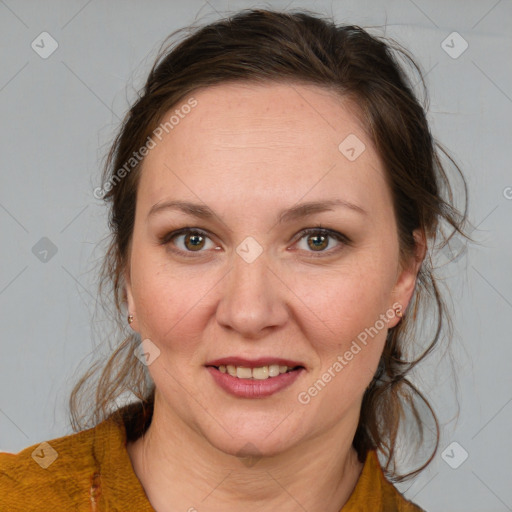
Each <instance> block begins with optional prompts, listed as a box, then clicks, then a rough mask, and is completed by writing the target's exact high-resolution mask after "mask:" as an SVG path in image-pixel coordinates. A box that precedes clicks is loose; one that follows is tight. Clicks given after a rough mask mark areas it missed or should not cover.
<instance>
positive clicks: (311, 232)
mask: <svg viewBox="0 0 512 512" xmlns="http://www.w3.org/2000/svg"><path fill="white" fill-rule="evenodd" d="M300 234H301V235H302V236H301V237H300V238H299V249H301V250H305V251H307V252H314V253H315V252H316V253H320V254H318V255H317V254H315V255H314V256H323V255H324V254H323V253H328V254H331V253H333V252H337V251H338V250H340V249H342V248H343V245H346V244H349V243H350V240H349V239H348V237H347V236H345V235H344V234H342V233H339V232H338V231H333V230H331V229H325V228H322V227H321V226H318V227H316V228H309V229H305V230H303V231H301V233H300ZM303 240H304V242H303V243H302V244H301V242H302V241H303ZM332 240H335V241H336V242H337V244H334V248H332V245H333V244H332V243H331V241H332ZM301 245H302V246H301ZM327 248H329V250H326V249H327Z"/></svg>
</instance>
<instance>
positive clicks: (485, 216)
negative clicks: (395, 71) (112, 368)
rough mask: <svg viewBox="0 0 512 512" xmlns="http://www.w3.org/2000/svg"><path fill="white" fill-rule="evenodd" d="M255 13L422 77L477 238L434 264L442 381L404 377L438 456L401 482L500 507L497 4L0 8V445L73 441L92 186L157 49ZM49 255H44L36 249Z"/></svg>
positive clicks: (411, 492)
mask: <svg viewBox="0 0 512 512" xmlns="http://www.w3.org/2000/svg"><path fill="white" fill-rule="evenodd" d="M255 6H259V7H264V6H271V7H274V8H284V7H286V6H288V7H290V8H299V7H304V8H309V9H311V10H315V11H318V12H321V13H325V14H333V15H334V16H335V19H336V20H337V21H338V22H340V23H342V22H347V23H354V24H359V25H361V26H363V27H368V26H376V25H377V26H381V27H382V28H381V29H380V33H384V26H385V34H386V35H388V36H392V37H394V38H395V39H396V40H397V41H399V42H400V43H402V44H404V45H405V46H406V47H407V48H409V49H410V50H411V52H412V53H413V55H414V56H415V57H416V59H417V60H418V61H419V63H420V65H421V66H422V69H423V70H424V71H425V73H427V86H428V88H429V94H430V99H431V103H430V112H429V119H430V122H431V123H432V131H433V133H434V135H435V137H436V138H437V139H439V140H440V141H441V142H442V143H443V144H444V145H445V146H446V147H448V148H449V150H450V151H451V154H452V155H453V156H454V157H455V158H456V160H457V161H458V162H459V163H460V165H461V166H462V168H463V170H464V172H465V174H466V177H467V181H468V184H469V196H470V220H471V222H472V224H473V225H474V226H475V227H477V229H476V230H475V231H473V233H472V235H473V236H475V237H476V238H477V239H478V240H479V241H480V244H479V245H476V246H471V247H470V248H469V249H468V251H467V252H465V253H464V254H463V255H462V256H461V257H459V258H458V259H457V261H456V262H455V263H454V264H452V265H450V266H449V267H445V276H446V277H445V283H446V285H447V287H448V288H450V290H451V293H452V297H453V307H452V309H453V314H454V315H455V327H456V330H457V337H456V340H455V342H454V345H453V354H454V361H455V369H456V370H457V381H454V380H453V378H452V377H451V374H450V371H451V370H450V367H449V366H447V365H446V364H445V363H446V361H447V357H446V356H444V355H443V354H441V355H439V356H437V359H436V358H435V357H434V358H431V359H429V360H427V361H426V362H425V363H424V367H423V370H422V373H421V375H418V377H417V379H418V383H419V385H420V386H421V389H422V390H423V391H424V392H425V393H426V394H427V396H428V397H429V398H430V399H431V401H432V403H433V405H434V407H436V409H437V411H438V413H439V417H440V420H441V422H442V424H443V429H442V438H441V446H440V450H439V454H438V455H437V457H436V459H435V460H434V461H433V463H432V464H431V466H430V467H429V468H428V469H427V470H426V471H425V472H423V473H422V474H421V475H420V476H419V477H418V478H416V479H415V480H414V481H410V482H408V483H406V484H404V485H401V486H400V488H401V490H403V491H405V492H406V496H407V497H408V498H410V499H413V500H414V501H415V502H417V503H418V504H419V505H421V506H422V507H424V508H425V509H427V510H428V511H429V512H434V511H447V510H450V511H465V512H471V511H486V512H491V511H505V510H512V486H511V485H510V483H511V474H512V463H511V460H512V457H511V455H512V449H511V448H512V441H511V436H510V430H511V428H510V427H511V425H512V422H511V420H512V404H511V401H512V376H511V373H512V372H511V371H510V366H511V365H510V361H511V360H512V343H511V342H510V341H511V337H510V319H511V317H512V272H511V271H510V264H511V256H512V231H511V228H510V222H509V219H510V215H511V213H512V188H510V187H512V173H511V169H510V161H511V156H512V155H511V153H512V150H511V140H510V135H511V130H510V128H511V125H512V121H511V120H512V89H511V78H512V76H511V75H512V73H511V66H510V62H511V59H510V56H511V55H512V38H511V31H510V27H511V26H512V2H511V1H510V0H500V1H496V0H480V1H477V0H473V1H463V0H451V1H441V0H436V1H430V2H427V1H426V0H414V1H412V0H398V1H389V2H379V1H375V0H373V1H369V0H366V1H361V0H350V1H349V0H346V1H339V2H338V1H331V2H322V1H302V2H300V1H298V0H297V1H292V2H290V1H289V0H288V1H283V2H277V1H276V2H267V3H254V2H246V1H236V2H234V1H231V2H227V1H220V0H209V1H203V0H190V1H188V2H187V3H186V4H185V3H182V2H170V1H166V2H164V1H151V2H142V1H139V2H135V1H124V2H121V1H108V2H106V1H103V2H102V1H99V0H92V1H80V2H77V1H66V2H64V1H55V0H54V1H46V2H44V3H43V2H36V1H15V0H5V1H1V0H0V48H1V50H0V51H1V59H2V60H1V63H2V66H1V71H0V112H1V137H0V154H1V171H0V179H1V186H0V228H1V234H2V238H1V239H2V244H1V249H0V261H1V265H0V315H1V330H2V335H1V357H0V375H1V387H0V389H1V394H0V450H1V451H11V452H16V451H19V450H20V449H22V448H24V447H26V446H29V445H32V444H35V443H38V442H40V441H43V440H50V439H52V438H55V437H60V436H62V435H66V434H69V433H71V432H72V431H71V428H70V426H69V423H68V416H67V413H68V411H67V400H68V396H69V392H70V390H71V387H72V384H73V383H74V382H75V379H76V378H77V376H78V375H79V374H81V373H82V372H83V371H84V370H85V369H86V368H87V366H88V364H89V363H90V362H91V361H92V359H91V357H92V356H93V355H94V353H95V351H96V350H99V344H100V343H101V342H103V343H104V341H102V340H99V339H97V336H96V335H95V334H94V332H93V329H92V327H91V323H92V313H93V312H94V309H95V303H96V288H95V286H96V271H97V263H98V259H99V258H100V257H101V248H100V246H99V245H98V244H99V242H100V240H101V239H102V238H103V237H104V236H105V235H106V233H107V228H106V217H105V210H104V208H103V206H102V205H101V201H98V200H97V199H95V198H94V196H93V189H94V188H95V187H97V186H98V185H99V174H100V168H101V163H102V159H103V157H104V155H105V152H106V150H107V147H108V143H109V142H110V141H111V140H112V136H113V134H114V132H115V129H116V127H117V126H118V124H119V120H120V119H121V118H122V117H123V115H124V113H125V111H126V109H127V107H128V104H129V102H130V101H131V100H132V99H133V97H134V90H135V89H137V88H139V87H141V86H142V84H143V80H144V77H145V73H147V71H148V70H149V66H150V65H151V63H152V58H153V57H154V55H155V51H156V50H157V48H158V46H159V44H160V42H161V41H162V39H163V38H164V37H165V36H167V35H168V34H169V33H170V32H171V31H173V30H175V29H177V28H179V27H181V26H184V25H188V24H190V23H192V22H194V21H196V20H200V21H212V20H214V19H216V18H218V17H219V15H224V14H227V13H229V12H232V11H235V10H238V9H240V8H244V7H255ZM43 31H46V32H48V33H49V34H50V35H51V36H52V37H53V38H54V39H55V40H56V41H57V43H58V48H57V50H56V51H55V52H54V53H53V54H52V55H50V56H49V57H48V58H46V59H43V58H42V57H41V56H39V54H38V53H36V51H34V50H33V49H32V47H31V43H32V41H34V40H36V42H37V41H40V38H38V36H39V34H41V33H42V32H43ZM454 31H456V32H458V33H459V34H460V36H461V37H462V38H463V39H464V40H465V41H466V42H467V44H468V48H467V49H466V51H464V53H462V54H461V55H459V56H457V58H453V55H452V56H450V55H449V54H448V53H447V51H445V49H443V46H442V42H443V41H444V40H446V38H447V37H448V36H449V35H450V34H452V32H454ZM377 33H378V30H377ZM457 37H458V36H455V39H453V36H451V38H448V40H447V42H446V43H444V47H445V48H446V45H449V46H451V47H452V48H451V50H449V51H451V52H452V54H454V53H459V52H460V50H461V49H462V44H463V41H462V40H461V39H457ZM452 41H453V42H452ZM45 48H47V49H48V48H49V44H48V40H47V44H46V45H45ZM446 49H448V48H446ZM43 237H47V238H48V239H49V240H51V243H52V245H51V246H50V245H49V244H48V242H47V241H46V242H45V241H43V242H40V240H41V238H43ZM38 243H39V244H43V245H36V244H38ZM45 244H46V245H45ZM34 246H35V249H33V248H34ZM52 246H55V248H56V249H57V252H56V254H52V252H51V249H50V252H48V253H44V252H41V251H43V250H44V249H45V248H46V250H48V247H52ZM447 256H448V253H447V252H446V251H445V252H444V253H443V254H441V256H440V258H441V259H442V258H443V257H447ZM100 327H101V326H100ZM100 330H101V329H100ZM457 386H458V388H457ZM456 389H458V395H456V394H455V391H456ZM457 403H458V404H459V406H460V414H457ZM452 442H456V443H458V444H457V445H455V447H454V445H452V446H451V447H449V445H450V444H451V443H452ZM447 447H449V448H448V450H447V452H444V453H445V456H444V458H443V456H442V453H443V451H444V450H445V449H446V448H447ZM462 450H464V451H465V452H467V454H468V458H467V460H465V461H464V462H463V463H462V464H460V466H459V467H458V468H457V469H453V468H452V467H450V465H449V464H448V463H447V462H446V461H447V460H449V461H450V462H451V463H452V465H456V463H457V462H459V463H460V461H461V460H462V457H463V455H464V452H463V451H462Z"/></svg>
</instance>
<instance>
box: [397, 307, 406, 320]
mask: <svg viewBox="0 0 512 512" xmlns="http://www.w3.org/2000/svg"><path fill="white" fill-rule="evenodd" d="M395 315H396V316H397V317H398V318H402V317H403V316H404V313H403V311H402V310H401V309H400V308H396V309H395Z"/></svg>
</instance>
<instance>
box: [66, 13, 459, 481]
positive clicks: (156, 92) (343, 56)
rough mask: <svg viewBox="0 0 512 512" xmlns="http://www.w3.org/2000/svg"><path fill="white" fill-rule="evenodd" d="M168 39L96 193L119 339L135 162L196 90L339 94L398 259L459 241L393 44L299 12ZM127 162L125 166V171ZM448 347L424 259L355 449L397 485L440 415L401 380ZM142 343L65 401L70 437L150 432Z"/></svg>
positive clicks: (445, 321) (368, 400) (117, 354)
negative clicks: (381, 178)
mask: <svg viewBox="0 0 512 512" xmlns="http://www.w3.org/2000/svg"><path fill="white" fill-rule="evenodd" d="M178 32H182V31H178ZM175 36H176V33H173V34H171V36H169V38H168V39H166V40H165V42H164V44H163V46H162V47H161V49H160V52H159V55H158V57H157V59H156V61H155V63H154V65H153V67H152V69H151V71H150V73H149V76H148V78H147V81H146V84H145V86H144V87H143V89H142V90H141V91H140V92H139V94H138V98H137V99H136V101H135V102H134V103H133V106H132V107H131V109H130V110H129V112H128V113H127V114H126V116H125V118H124V120H123V123H122V126H121V128H120V130H119V132H118V135H117V137H116V138H115V140H114V142H113V144H112V146H111V149H110V152H109V153H108V156H107V159H106V163H105V168H104V172H103V182H102V188H101V189H99V192H100V194H99V195H100V196H101V197H102V198H103V199H104V201H105V202H106V204H107V205H108V207H109V214H110V216H109V225H110V229H111V238H110V241H109V244H110V245H109V247H108V250H107V253H106V256H105V259H104V261H103V266H102V268H101V272H100V278H101V280H100V287H99V292H100V295H101V294H104V293H105V291H108V294H109V296H110V298H111V299H112V297H113V300H114V303H115V307H116V322H117V325H118V327H119V331H118V332H123V331H124V330H125V329H126V326H125V314H126V310H125V305H126V291H125V283H124V281H123V271H124V270H125V268H126V264H127V261H128V257H129V247H130V241H131V237H132V232H133V227H134V218H135V204H136V198H137V186H138V183H139V179H140V168H141V163H142V161H143V160H141V161H138V160H137V161H131V160H130V159H132V160H133V155H134V153H136V152H138V151H139V150H140V148H142V147H144V146H145V145H146V144H147V141H148V140H149V139H148V137H149V138H151V137H152V134H153V132H154V130H155V129H156V128H157V127H158V126H159V124H160V123H161V121H162V119H163V117H164V115H165V114H168V112H169V111H170V110H171V109H172V108H175V107H176V106H177V105H178V104H179V103H180V102H185V101H186V100H187V99H190V97H191V95H192V94H193V92H194V91H197V90H198V89H199V88H204V87H208V86H212V85H216V84H222V83H227V82H230V81H243V82H257V83H263V84H264V83H272V82H280V83H290V84H293V83H304V84H313V85H317V86H320V87H323V88H326V89H329V90H332V91H335V92H337V93H338V94H339V96H340V101H341V99H343V98H347V99H349V100H352V101H353V103H354V104H355V105H357V107H358V109H359V110H358V111H359V113H360V116H361V119H362V121H363V124H364V129H365V130H366V132H367V134H368V136H369V138H370V139H371V141H372V142H373V144H374V145H375V148H376V150H377V153H378V155H379V157H380V159H381V161H382V163H383V166H384V169H385V171H386V179H387V182H388V184H389V187H390V190H391V192H392V197H393V204H394V211H395V214H396V219H397V230H398V235H399V244H400V257H401V259H403V261H405V260H406V258H407V257H409V256H410V255H411V254H413V252H414V249H415V240H414V237H413V231H414V230H416V229H419V230H420V231H422V232H423V233H424V234H425V237H426V239H427V241H428V246H429V251H431V250H432V249H433V247H434V246H435V245H437V246H439V244H436V243H435V242H436V240H439V238H441V239H442V240H445V241H446V239H447V238H449V236H447V235H446V233H444V231H445V229H443V226H445V227H446V226H447V227H448V228H450V229H449V231H450V232H451V234H452V235H453V234H454V233H460V234H461V235H464V233H463V225H464V222H465V219H466V203H465V204H464V207H463V209H462V213H460V212H459V210H457V209H456V207H455V205H454V203H453V197H452V188H451V185H450V181H449V179H448V177H447V174H446V172H445V168H444V167H443V163H442V157H446V158H447V162H448V163H449V164H450V165H452V166H453V168H454V169H456V172H457V173H458V175H460V177H461V178H462V183H463V188H464V192H466V190H465V187H466V184H465V181H464V178H463V176H462V173H461V172H460V169H459V168H458V166H457V165H456V163H455V162H454V161H453V160H452V159H451V157H450V156H449V155H448V153H447V152H446V151H445V150H444V149H443V148H442V146H441V145H440V144H439V143H438V142H437V141H435V140H434V138H433V137H432V135H431V132H430V129H429V125H428V122H427V119H426V112H427V109H428V100H427V95H426V91H425V84H424V80H423V75H422V72H421V70H420V68H419V66H418V65H417V64H416V63H415V62H414V60H413V59H412V57H411V56H410V55H409V54H408V52H407V51H406V50H404V49H403V48H402V47H401V46H400V45H398V44H397V43H395V42H394V41H392V40H390V39H387V38H383V37H378V36H373V35H370V33H369V32H368V31H366V30H364V29H362V28H360V27H358V26H354V25H336V24H335V23H334V22H333V21H332V20H330V19H323V18H321V17H320V16H318V15H312V14H310V13H309V12H305V11H300V12H297V11H290V12H277V11H269V10H244V11H241V12H239V13H237V14H236V15H234V16H231V17H229V18H226V19H222V20H219V21H216V22H214V23H210V24H207V25H205V26H201V27H195V28H194V29H193V30H191V33H189V34H187V36H186V37H185V38H183V39H182V40H181V41H179V42H177V41H174V38H175ZM400 60H401V61H402V63H400ZM404 64H406V65H407V66H408V67H409V68H410V70H411V71H412V73H413V75H415V76H416V77H417V80H418V84H422V85H423V96H424V100H423V101H424V105H422V104H420V101H419V100H418V99H417V98H416V96H415V94H414V92H413V88H414V87H413V85H412V83H411V79H409V78H408V75H407V74H406V67H405V66H404ZM340 142H341V141H340ZM127 162H131V164H130V165H129V166H128V167H127ZM445 165H446V164H445ZM122 169H124V172H122V173H121V172H120V171H121V170H122ZM120 175H122V179H120ZM97 190H98V189H97ZM95 195H96V192H95ZM464 197H466V195H464ZM450 236H451V235H450ZM432 306H433V307H432ZM427 311H428V315H431V320H430V321H429V323H430V324H431V325H434V329H433V330H432V332H431V333H430V334H429V333H428V332H426V331H425V330H424V329H418V328H417V325H418V322H419V321H420V320H419V319H420V317H419V314H420V312H421V313H422V314H423V315H425V314H427ZM445 328H447V329H446V332H447V333H448V334H447V335H446V336H444V335H443V333H444V332H445ZM124 334H126V331H124ZM450 337H451V324H450V319H449V316H448V315H447V307H446V305H445V302H444V301H443V299H442V296H441V293H440V291H439V288H438V284H437V281H436V279H435V277H434V269H433V266H432V259H431V252H429V253H428V254H427V257H426V258H425V259H424V261H423V263H422V266H421V268H420V271H419V274H418V279H417V283H416V288H415V291H414V295H413V297H412V300H411V304H410V307H409V309H408V313H407V314H406V315H405V317H404V318H403V320H402V321H401V322H400V323H398V324H397V326H396V327H393V328H391V329H390V330H389V331H388V334H387V339H386V343H385V347H384V350H383V353H382V357H381V359H380V362H379V366H378V370H377V372H376V374H375V376H374V378H373V380H372V382H371V383H370V385H369V386H368V388H367V389H366V391H365V393H364V397H363V401H362V407H361V414H360V419H359V425H358V427H357V430H356V433H355V437H354V440H353V445H354V447H355V449H356V450H357V453H358V456H359V460H360V461H361V462H364V460H365V457H366V454H367V452H368V450H370V449H376V450H378V451H379V452H380V454H381V456H384V457H385V459H386V464H385V471H386V474H387V476H388V478H390V479H392V480H394V481H400V480H403V479H404V478H406V477H409V476H412V475H415V474H417V473H418V472H419V471H421V470H422V469H423V468H424V467H426V465H427V464H428V463H429V462H430V461H431V460H432V459H433V457H434V456H435V454H436V451H437V448H438V444H439V437H440V436H439V424H438V420H437V417H436V415H435V413H434V411H433V409H432V408H431V407H430V405H429V403H428V401H427V399H426V398H425V397H424V396H423V394H422V393H421V392H420V391H419V389H417V387H416V386H415V385H414V384H413V383H412V382H411V380H410V379H408V378H407V376H408V374H409V373H410V372H411V370H412V369H413V368H414V367H415V366H416V365H417V364H418V363H419V362H420V361H422V360H423V359H424V358H425V357H426V356H427V355H428V354H429V353H430V352H432V350H433V349H434V347H435V346H436V345H437V344H438V343H439V342H440V341H441V340H442V339H447V340H449V339H450ZM139 341H140V339H139V337H138V335H137V334H135V333H130V334H129V335H128V336H126V338H124V340H123V341H122V342H121V343H120V344H119V345H118V346H117V348H116V349H115V350H114V352H113V353H112V354H111V356H110V358H109V359H108V361H107V363H106V364H105V365H104V367H103V369H102V370H101V374H100V377H99V378H94V375H95V373H96V372H97V371H99V370H100V364H101V361H98V362H97V364H96V366H94V367H92V368H90V369H89V370H88V372H87V373H86V374H85V375H84V376H83V377H82V378H81V379H80V380H79V382H78V383H77V384H76V385H75V388H74V389H73V392H72V394H71V397H70V410H71V423H72V425H73V428H74V429H75V430H80V429H82V428H84V426H85V425H87V426H91V424H92V425H95V424H97V423H99V422H100V421H102V420H103V419H106V418H107V417H108V416H109V415H112V414H115V415H117V416H118V417H119V416H122V417H123V418H125V419H126V418H131V420H132V421H133V427H131V429H130V430H128V436H129V438H136V437H137V436H139V435H141V434H142V432H143V431H144V430H145V429H146V428H147V427H148V425H149V422H150V419H151V407H152V404H153V401H154V393H155V387H154V383H153V382H152V380H151V378H150V376H149V373H148V372H147V368H146V367H145V366H144V365H143V364H141V363H140V362H139V360H138V359H137V357H136V356H135V355H134V348H135V346H136V344H137V342H139ZM412 346H419V347H422V349H421V351H420V353H419V354H412V353H411V352H412V349H411V347H412ZM91 382H92V384H93V385H94V387H95V393H94V398H93V399H92V403H91V402H90V401H89V402H87V399H86V398H85V393H84V386H85V384H86V383H89V384H91ZM126 393H129V394H130V396H132V397H135V398H136V399H137V400H136V401H133V400H132V402H133V403H132V404H130V405H126V406H124V407H121V406H119V405H117V403H116V400H118V399H119V398H120V397H121V396H122V395H123V394H126ZM91 407H92V408H91ZM148 410H149V411H150V413H149V414H146V413H145V412H144V411H146V412H147V411H148ZM85 411H87V413H86V414H82V413H84V412H85ZM411 412H412V416H411ZM424 413H427V414H428V415H429V416H430V419H431V420H432V421H433V425H434V428H433V429H429V430H430V431H431V432H433V437H434V447H433V449H432V450H431V453H430V456H429V457H427V460H426V462H425V463H424V464H423V465H422V466H421V467H419V468H418V469H416V470H415V471H411V472H409V473H408V474H407V475H399V474H398V472H397V471H396V464H395V456H396V451H397V450H396V444H397V436H398V433H399V428H400V427H401V426H402V424H403V423H404V421H405V420H406V419H407V417H408V418H409V419H411V418H412V423H413V424H414V426H413V431H412V432H413V433H416V434H419V436H418V437H419V438H420V439H421V440H422V441H423V440H424V422H425V421H426V420H425V415H424ZM87 416H88V420H89V423H86V418H87Z"/></svg>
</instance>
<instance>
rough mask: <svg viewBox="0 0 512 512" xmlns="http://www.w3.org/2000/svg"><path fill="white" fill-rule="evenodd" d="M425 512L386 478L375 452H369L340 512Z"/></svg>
mask: <svg viewBox="0 0 512 512" xmlns="http://www.w3.org/2000/svg"><path fill="white" fill-rule="evenodd" d="M366 511H368V512H370V511H371V512H425V510H423V509H422V508H421V507H419V506H418V505H416V504H415V503H413V502H411V501H409V500H407V499H406V498H405V497H404V496H403V495H402V494H401V493H400V492H399V491H398V489H397V488H396V487H395V486H394V485H393V484H392V483H391V482H390V481H389V480H388V479H387V478H386V476H385V474H384V471H383V470H382V467H381V465H380V462H379V458H378V456H377V452H376V451H375V450H370V451H369V452H368V454H367V456H366V461H365V464H364V467H363V470H362V472H361V475H360V476H359V480H358V482H357V484H356V487H355V489H354V491H353V492H352V495H351V496H350V499H349V501H348V502H347V503H346V505H345V506H344V507H343V509H342V510H341V512H366Z"/></svg>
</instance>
